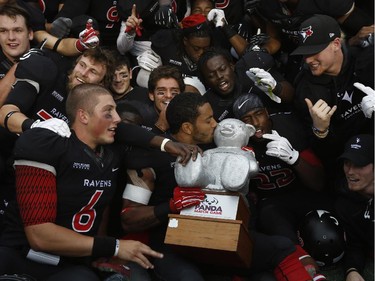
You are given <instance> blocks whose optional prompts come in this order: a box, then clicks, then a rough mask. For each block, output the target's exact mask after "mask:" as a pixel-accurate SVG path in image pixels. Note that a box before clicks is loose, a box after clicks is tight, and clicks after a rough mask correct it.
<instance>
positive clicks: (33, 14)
mask: <svg viewBox="0 0 375 281" xmlns="http://www.w3.org/2000/svg"><path fill="white" fill-rule="evenodd" d="M16 2H17V5H19V6H20V7H21V8H24V9H25V10H26V11H27V12H28V13H29V14H30V25H31V28H32V30H33V31H34V32H36V31H39V30H46V27H45V22H46V21H45V18H44V15H43V13H42V11H41V10H40V9H38V8H37V7H35V6H34V5H33V4H30V3H27V2H26V1H23V0H16Z"/></svg>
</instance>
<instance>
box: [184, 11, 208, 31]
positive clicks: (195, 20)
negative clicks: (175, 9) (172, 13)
mask: <svg viewBox="0 0 375 281" xmlns="http://www.w3.org/2000/svg"><path fill="white" fill-rule="evenodd" d="M205 22H206V17H205V16H204V15H202V14H195V15H191V16H188V17H185V18H184V19H183V20H182V21H181V23H182V28H190V27H196V26H197V25H200V24H202V23H205Z"/></svg>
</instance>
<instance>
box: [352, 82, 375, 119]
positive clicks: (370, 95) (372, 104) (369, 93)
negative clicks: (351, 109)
mask: <svg viewBox="0 0 375 281" xmlns="http://www.w3.org/2000/svg"><path fill="white" fill-rule="evenodd" d="M353 85H354V87H356V88H357V89H359V90H361V91H362V92H364V93H365V94H366V96H364V97H363V98H362V101H361V107H362V111H363V114H364V115H365V116H366V117H367V118H371V117H372V114H373V113H374V111H375V91H374V90H373V89H372V88H370V87H367V86H365V85H363V84H362V83H358V82H355V83H354V84H353Z"/></svg>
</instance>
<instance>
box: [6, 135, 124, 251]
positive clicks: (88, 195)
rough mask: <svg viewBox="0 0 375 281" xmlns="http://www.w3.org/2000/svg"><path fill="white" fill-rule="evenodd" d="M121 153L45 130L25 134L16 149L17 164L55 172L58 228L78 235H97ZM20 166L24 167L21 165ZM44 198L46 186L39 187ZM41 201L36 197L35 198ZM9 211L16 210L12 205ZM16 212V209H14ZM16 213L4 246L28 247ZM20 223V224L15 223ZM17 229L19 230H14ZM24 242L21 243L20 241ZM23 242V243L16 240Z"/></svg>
mask: <svg viewBox="0 0 375 281" xmlns="http://www.w3.org/2000/svg"><path fill="white" fill-rule="evenodd" d="M118 152H119V150H117V149H115V146H114V145H109V146H101V147H100V149H99V150H98V151H97V152H95V151H93V150H92V149H91V148H89V147H88V146H87V145H86V144H84V143H83V142H81V141H80V140H79V139H78V138H77V137H76V135H75V133H74V131H72V135H71V136H70V138H63V137H60V136H58V135H57V134H55V133H53V132H51V131H50V130H46V129H39V128H36V129H33V130H28V131H26V132H24V133H23V134H22V135H21V136H20V137H19V139H18V141H17V143H16V146H15V159H16V162H15V164H16V165H17V163H18V162H17V160H27V161H32V162H28V164H27V165H30V166H33V165H35V166H34V167H40V166H37V163H39V164H41V163H42V164H44V165H47V166H48V167H52V168H54V169H55V171H56V194H57V213H56V219H55V222H54V223H55V224H57V225H60V226H63V227H66V228H68V229H71V230H74V231H76V232H79V233H82V234H85V235H90V236H94V235H97V233H98V230H99V225H100V222H101V219H102V215H103V212H104V209H105V208H106V207H107V205H108V203H109V202H110V200H111V199H112V197H113V194H114V192H115V188H116V177H117V171H118V168H119V163H120V153H118ZM19 164H21V163H19ZM40 192H41V194H43V192H44V190H43V185H41V186H40ZM35 196H36V197H38V195H37V194H35ZM10 208H17V206H16V205H12V207H10ZM13 210H14V209H13ZM12 214H13V215H15V214H17V212H12V211H10V217H8V219H9V220H11V222H10V223H9V226H12V228H11V229H5V232H4V236H3V239H2V243H3V244H6V245H12V246H17V245H27V242H26V240H25V239H26V237H24V235H23V227H22V224H20V223H19V222H20V221H19V217H18V216H16V217H11V215H12ZM16 221H18V224H16V223H15V222H16ZM15 225H17V226H18V228H17V227H16V228H13V227H14V226H15ZM22 237H23V238H24V239H21V238H22ZM17 239H20V240H17Z"/></svg>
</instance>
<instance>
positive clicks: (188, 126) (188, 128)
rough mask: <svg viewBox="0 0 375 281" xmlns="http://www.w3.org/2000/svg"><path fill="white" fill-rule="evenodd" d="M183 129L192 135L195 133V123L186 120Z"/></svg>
mask: <svg viewBox="0 0 375 281" xmlns="http://www.w3.org/2000/svg"><path fill="white" fill-rule="evenodd" d="M181 130H182V132H184V133H185V134H187V135H192V134H193V124H191V123H190V122H184V123H182V125H181Z"/></svg>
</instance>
